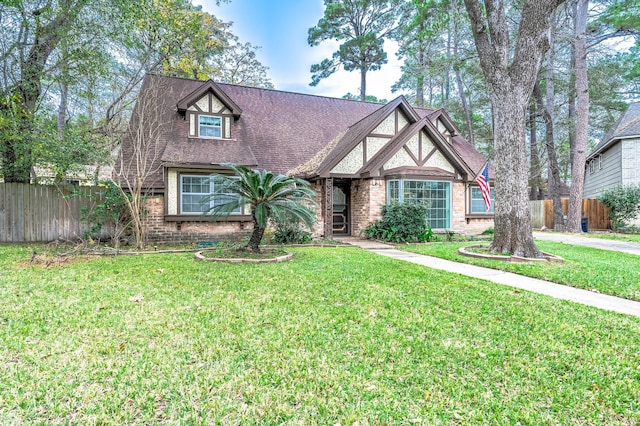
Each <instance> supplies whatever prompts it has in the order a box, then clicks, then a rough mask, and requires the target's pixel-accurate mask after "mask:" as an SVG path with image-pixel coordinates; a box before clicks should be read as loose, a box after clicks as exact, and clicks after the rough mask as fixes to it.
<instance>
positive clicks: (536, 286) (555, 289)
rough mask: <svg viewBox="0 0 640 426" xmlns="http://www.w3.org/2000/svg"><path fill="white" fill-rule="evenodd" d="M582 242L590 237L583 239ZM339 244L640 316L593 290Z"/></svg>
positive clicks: (371, 244)
mask: <svg viewBox="0 0 640 426" xmlns="http://www.w3.org/2000/svg"><path fill="white" fill-rule="evenodd" d="M582 239H587V238H584V237H582ZM340 241H343V242H345V243H346V244H350V245H353V246H356V247H360V248H362V249H365V250H369V251H371V252H373V253H377V254H379V255H382V256H387V257H391V258H394V259H399V260H404V261H407V262H411V263H415V264H418V265H423V266H426V267H429V268H433V269H440V270H443V271H447V272H453V273H457V274H461V275H466V276H468V277H474V278H480V279H484V280H488V281H492V282H494V283H498V284H504V285H507V286H510V287H516V288H520V289H523V290H527V291H531V292H534V293H540V294H545V295H547V296H551V297H555V298H556V299H562V300H570V301H572V302H577V303H581V304H583V305H588V306H594V307H596V308H600V309H605V310H609V311H614V312H619V313H623V314H628V315H633V316H636V317H640V302H634V301H631V300H627V299H623V298H620V297H614V296H608V295H606V294H600V293H594V292H592V291H588V290H582V289H579V288H574V287H569V286H566V285H561V284H555V283H551V282H549V281H544V280H539V279H536V278H529V277H525V276H522V275H518V274H514V273H511V272H504V271H498V270H496V269H490V268H483V267H480V266H474V265H467V264H464V263H458V262H452V261H450V260H445V259H440V258H437V257H432V256H425V255H421V254H415V253H409V252H405V251H402V250H397V249H395V248H394V247H393V246H391V245H388V244H383V243H379V242H376V241H370V240H363V239H360V238H355V237H347V238H340ZM638 254H640V253H638Z"/></svg>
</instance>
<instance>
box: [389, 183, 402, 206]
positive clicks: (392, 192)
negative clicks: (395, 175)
mask: <svg viewBox="0 0 640 426" xmlns="http://www.w3.org/2000/svg"><path fill="white" fill-rule="evenodd" d="M387 191H388V200H389V203H398V202H400V181H398V180H390V181H388V182H387Z"/></svg>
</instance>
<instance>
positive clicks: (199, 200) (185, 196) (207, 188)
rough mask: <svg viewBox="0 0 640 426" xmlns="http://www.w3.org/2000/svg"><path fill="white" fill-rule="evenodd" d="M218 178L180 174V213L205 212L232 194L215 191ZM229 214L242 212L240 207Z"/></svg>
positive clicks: (226, 199) (218, 183) (214, 176)
mask: <svg viewBox="0 0 640 426" xmlns="http://www.w3.org/2000/svg"><path fill="white" fill-rule="evenodd" d="M217 185H220V179H219V178H217V176H216V175H180V213H181V214H194V213H206V212H207V211H209V210H210V209H211V208H212V207H214V206H216V205H219V204H222V203H225V202H227V201H228V200H229V197H234V196H235V195H233V194H225V193H219V194H216V196H212V194H214V193H215V192H216V189H217V187H216V186H217ZM231 214H242V208H238V209H236V210H234V211H233V212H232V213H231Z"/></svg>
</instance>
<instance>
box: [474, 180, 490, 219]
mask: <svg viewBox="0 0 640 426" xmlns="http://www.w3.org/2000/svg"><path fill="white" fill-rule="evenodd" d="M470 189H471V211H470V213H471V214H489V213H493V188H491V197H490V199H491V207H490V208H489V211H487V206H486V204H485V203H484V198H482V191H481V190H480V187H478V186H472V187H471V188H470Z"/></svg>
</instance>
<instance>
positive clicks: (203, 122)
mask: <svg viewBox="0 0 640 426" xmlns="http://www.w3.org/2000/svg"><path fill="white" fill-rule="evenodd" d="M198 132H199V133H198V134H199V136H200V137H205V138H221V137H222V117H212V116H210V115H199V116H198Z"/></svg>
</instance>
